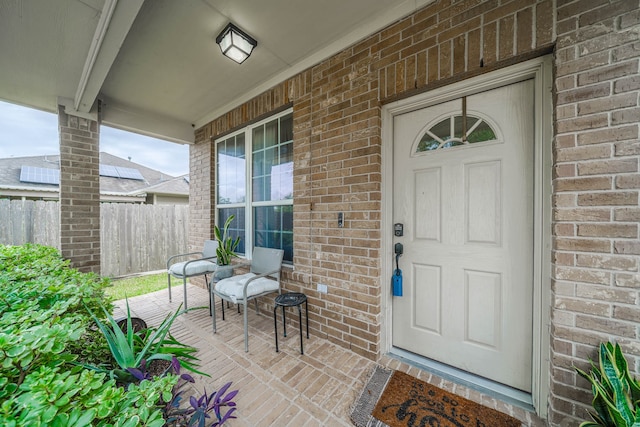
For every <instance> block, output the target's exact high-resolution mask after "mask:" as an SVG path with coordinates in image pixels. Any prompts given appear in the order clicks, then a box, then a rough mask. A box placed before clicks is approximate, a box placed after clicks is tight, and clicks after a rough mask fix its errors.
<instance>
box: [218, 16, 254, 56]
mask: <svg viewBox="0 0 640 427" xmlns="http://www.w3.org/2000/svg"><path fill="white" fill-rule="evenodd" d="M216 43H218V44H219V45H220V50H221V51H222V54H223V55H224V56H226V57H228V58H231V59H233V60H234V61H236V62H237V63H238V64H242V63H243V62H244V61H245V59H247V58H248V57H249V55H251V51H252V50H253V48H254V47H256V46H257V45H258V42H257V41H256V40H255V39H254V38H253V37H251V36H250V35H249V34H247V33H245V32H244V31H242V30H241V29H240V28H238V27H236V26H235V25H233V24H232V23H231V22H229V24H227V26H226V27H224V30H222V32H221V33H220V34H218V37H216Z"/></svg>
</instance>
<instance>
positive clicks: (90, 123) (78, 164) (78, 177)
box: [58, 105, 100, 274]
mask: <svg viewBox="0 0 640 427" xmlns="http://www.w3.org/2000/svg"><path fill="white" fill-rule="evenodd" d="M58 129H59V134H60V249H61V253H62V256H63V257H64V258H66V259H69V260H71V266H72V267H73V268H77V269H78V270H80V271H83V272H94V273H98V274H99V273H100V169H99V164H100V153H99V147H100V127H99V124H98V122H97V121H96V120H90V119H86V118H82V117H77V116H73V115H69V114H67V113H66V112H65V109H64V107H63V106H61V105H60V106H58Z"/></svg>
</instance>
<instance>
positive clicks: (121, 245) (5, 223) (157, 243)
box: [0, 199, 189, 277]
mask: <svg viewBox="0 0 640 427" xmlns="http://www.w3.org/2000/svg"><path fill="white" fill-rule="evenodd" d="M59 212H60V209H59V202H55V201H50V202H44V201H32V200H11V201H10V200H6V199H2V200H0V244H7V245H22V244H25V243H39V244H42V245H47V246H53V247H55V248H58V249H60V226H59V215H60V214H59ZM188 229H189V206H188V205H140V204H130V203H103V204H102V205H101V209H100V238H101V242H100V243H101V264H102V271H101V274H102V275H103V276H109V277H117V276H124V275H127V274H133V273H141V272H145V271H153V270H162V269H165V268H166V262H167V258H168V257H169V256H171V255H174V254H178V253H184V252H187V232H188Z"/></svg>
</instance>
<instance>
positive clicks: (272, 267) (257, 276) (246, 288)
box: [210, 248, 284, 352]
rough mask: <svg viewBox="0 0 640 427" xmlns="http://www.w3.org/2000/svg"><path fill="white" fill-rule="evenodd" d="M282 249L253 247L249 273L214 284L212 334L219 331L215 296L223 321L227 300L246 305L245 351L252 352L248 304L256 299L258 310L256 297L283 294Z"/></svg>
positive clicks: (212, 291) (212, 288) (211, 295)
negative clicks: (220, 304)
mask: <svg viewBox="0 0 640 427" xmlns="http://www.w3.org/2000/svg"><path fill="white" fill-rule="evenodd" d="M283 257H284V251H283V250H282V249H269V248H254V249H253V256H252V258H251V268H250V270H249V273H246V274H240V275H236V276H232V277H229V278H226V279H222V280H220V281H219V282H218V283H216V284H215V285H213V284H212V286H211V292H210V298H211V300H210V304H211V307H212V314H213V333H214V334H215V333H216V330H217V329H216V305H215V295H217V296H218V297H220V298H221V299H222V301H221V302H222V320H224V302H225V301H228V302H232V303H234V304H239V305H243V306H244V307H243V317H244V319H243V320H244V351H246V352H248V351H249V332H248V318H247V312H248V308H249V307H248V303H249V301H251V300H254V301H255V305H256V312H258V301H257V298H258V297H261V296H263V295H266V294H270V293H272V292H278V293H281V286H280V271H281V269H282V258H283Z"/></svg>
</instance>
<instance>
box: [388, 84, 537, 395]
mask: <svg viewBox="0 0 640 427" xmlns="http://www.w3.org/2000/svg"><path fill="white" fill-rule="evenodd" d="M533 99H534V81H533V80H527V81H523V82H519V83H515V84H511V85H509V86H504V87H500V88H497V89H492V90H490V91H487V92H483V93H478V94H474V95H471V96H467V97H464V98H460V99H456V100H453V101H449V102H445V103H442V104H439V105H435V106H431V107H427V108H423V109H420V110H416V111H412V112H409V113H404V114H400V115H397V116H395V117H394V119H393V142H394V148H393V151H394V160H393V167H394V184H393V189H394V192H393V222H394V223H402V224H403V225H404V236H403V237H395V238H394V243H402V244H403V246H404V254H403V255H402V256H401V257H400V263H399V264H400V269H401V270H402V272H403V282H404V283H403V284H404V286H403V288H404V295H403V296H401V297H397V296H396V297H393V315H392V320H393V330H392V334H393V338H392V340H393V345H394V346H395V347H398V348H401V349H404V350H407V351H410V352H413V353H416V354H418V355H421V356H424V357H426V358H429V359H434V360H437V361H439V362H442V363H445V364H447V365H451V366H454V367H456V368H459V369H462V370H464V371H467V372H470V373H473V374H476V375H479V376H482V377H485V378H488V379H490V380H492V381H496V382H498V383H502V384H505V385H508V386H510V387H514V388H517V389H520V390H523V391H526V392H530V391H531V378H532V368H531V364H532V334H533V332H532V330H533V325H532V310H533V296H532V293H533V218H534V212H533V209H534V208H533V206H534V203H533V158H534V156H533V154H534V124H533V115H534V105H533V104H534V101H533ZM465 104H466V105H465Z"/></svg>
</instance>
